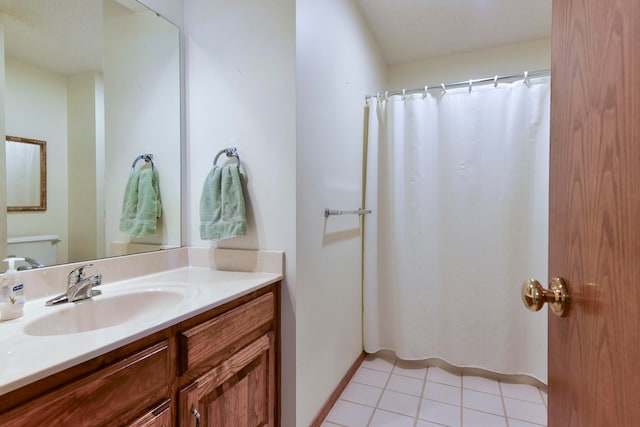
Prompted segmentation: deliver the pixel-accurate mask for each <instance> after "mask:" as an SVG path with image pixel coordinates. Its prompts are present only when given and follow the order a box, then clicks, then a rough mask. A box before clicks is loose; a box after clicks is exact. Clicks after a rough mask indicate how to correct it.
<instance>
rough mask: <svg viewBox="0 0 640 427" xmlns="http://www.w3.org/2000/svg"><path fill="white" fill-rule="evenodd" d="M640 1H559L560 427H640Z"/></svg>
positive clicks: (555, 153) (554, 413)
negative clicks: (566, 303) (564, 311)
mask: <svg viewBox="0 0 640 427" xmlns="http://www.w3.org/2000/svg"><path fill="white" fill-rule="evenodd" d="M639 23H640V1H638V0H606V1H605V0H553V35H552V67H551V69H552V79H551V163H550V224H549V275H550V276H551V277H553V276H559V277H562V278H564V279H565V280H566V281H567V284H568V287H569V291H570V293H571V304H570V311H569V313H568V315H567V316H566V317H562V318H558V317H556V316H554V315H553V314H552V313H551V312H550V313H549V427H590V426H593V427H603V426H616V427H624V426H638V425H640V404H639V403H638V399H639V398H640V372H638V370H637V366H638V362H640V316H639V310H640V24H639Z"/></svg>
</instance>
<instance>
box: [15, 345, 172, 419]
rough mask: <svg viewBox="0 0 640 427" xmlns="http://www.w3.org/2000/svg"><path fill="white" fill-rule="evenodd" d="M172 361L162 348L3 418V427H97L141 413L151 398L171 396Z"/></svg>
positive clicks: (166, 347) (131, 358)
mask: <svg viewBox="0 0 640 427" xmlns="http://www.w3.org/2000/svg"><path fill="white" fill-rule="evenodd" d="M169 360H170V358H169V343H168V341H163V342H160V343H158V344H155V345H153V346H151V347H148V348H146V349H144V350H142V351H140V352H137V353H135V354H132V355H131V356H129V357H127V358H126V359H124V360H121V361H119V362H116V363H114V364H113V365H111V366H108V367H106V368H104V369H101V370H99V371H97V372H96V373H94V374H92V375H89V376H88V377H86V378H83V379H81V380H78V381H75V382H73V383H71V384H69V385H67V386H64V387H62V388H60V389H58V390H55V391H52V392H50V393H47V394H45V395H42V396H40V397H38V398H36V399H34V400H32V401H31V402H29V403H28V404H25V405H22V406H20V407H18V408H16V409H14V410H12V411H9V412H7V413H5V414H3V415H2V425H3V426H24V425H33V426H40V425H42V426H44V425H46V426H71V425H73V426H96V425H104V424H108V423H109V422H110V421H111V420H113V419H114V418H115V417H117V416H119V415H120V414H123V413H125V412H127V413H128V412H132V413H140V412H141V411H143V410H144V409H145V408H148V407H149V404H150V403H152V402H147V400H148V399H149V396H150V395H152V393H157V392H159V391H161V390H162V389H163V388H165V389H166V393H167V394H168V393H169V387H168V384H169V381H170V379H169V372H170V369H169V368H170V364H169Z"/></svg>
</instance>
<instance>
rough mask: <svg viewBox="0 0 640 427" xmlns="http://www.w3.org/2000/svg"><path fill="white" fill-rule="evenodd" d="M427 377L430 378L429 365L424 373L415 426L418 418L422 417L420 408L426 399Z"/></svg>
mask: <svg viewBox="0 0 640 427" xmlns="http://www.w3.org/2000/svg"><path fill="white" fill-rule="evenodd" d="M427 378H429V367H427V369H426V371H425V373H424V381H423V382H422V392H421V393H420V400H418V409H417V411H416V418H415V419H414V420H413V427H417V426H418V419H419V418H420V408H421V407H422V400H423V399H424V392H425V390H426V389H427Z"/></svg>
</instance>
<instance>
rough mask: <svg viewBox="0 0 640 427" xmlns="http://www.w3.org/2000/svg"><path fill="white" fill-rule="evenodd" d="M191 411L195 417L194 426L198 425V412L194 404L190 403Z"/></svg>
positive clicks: (198, 426) (197, 426)
mask: <svg viewBox="0 0 640 427" xmlns="http://www.w3.org/2000/svg"><path fill="white" fill-rule="evenodd" d="M191 413H192V414H193V416H194V417H196V427H200V412H198V409H196V404H195V403H193V404H191Z"/></svg>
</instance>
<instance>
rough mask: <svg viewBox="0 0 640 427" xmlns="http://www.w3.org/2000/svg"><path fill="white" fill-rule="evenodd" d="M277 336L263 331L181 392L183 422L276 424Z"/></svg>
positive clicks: (240, 426)
mask: <svg viewBox="0 0 640 427" xmlns="http://www.w3.org/2000/svg"><path fill="white" fill-rule="evenodd" d="M274 350H275V337H274V335H273V334H272V333H270V334H267V335H264V336H263V337H261V338H259V339H258V340H256V341H254V342H253V343H252V344H250V345H248V346H247V347H245V348H243V349H242V350H240V351H239V352H238V353H236V354H235V355H233V356H232V357H230V358H229V359H227V360H225V361H224V362H223V363H222V364H221V365H219V366H218V367H216V368H215V369H213V370H211V371H210V372H209V373H207V374H206V375H204V376H202V377H201V378H199V379H198V380H197V381H196V382H194V383H192V384H190V385H188V386H187V387H185V388H183V389H182V390H180V392H179V406H180V413H181V416H180V421H179V423H180V425H184V426H193V425H195V418H194V416H193V415H192V408H194V407H195V408H196V409H197V410H198V411H199V412H200V414H201V417H202V419H201V426H203V427H205V426H220V425H224V426H225V427H234V426H238V427H250V426H263V425H269V426H275V425H276V424H275V413H276V404H275V401H274V394H273V390H272V389H273V388H274V381H275V372H274V366H273V361H274V360H275V358H274V356H273V352H274Z"/></svg>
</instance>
